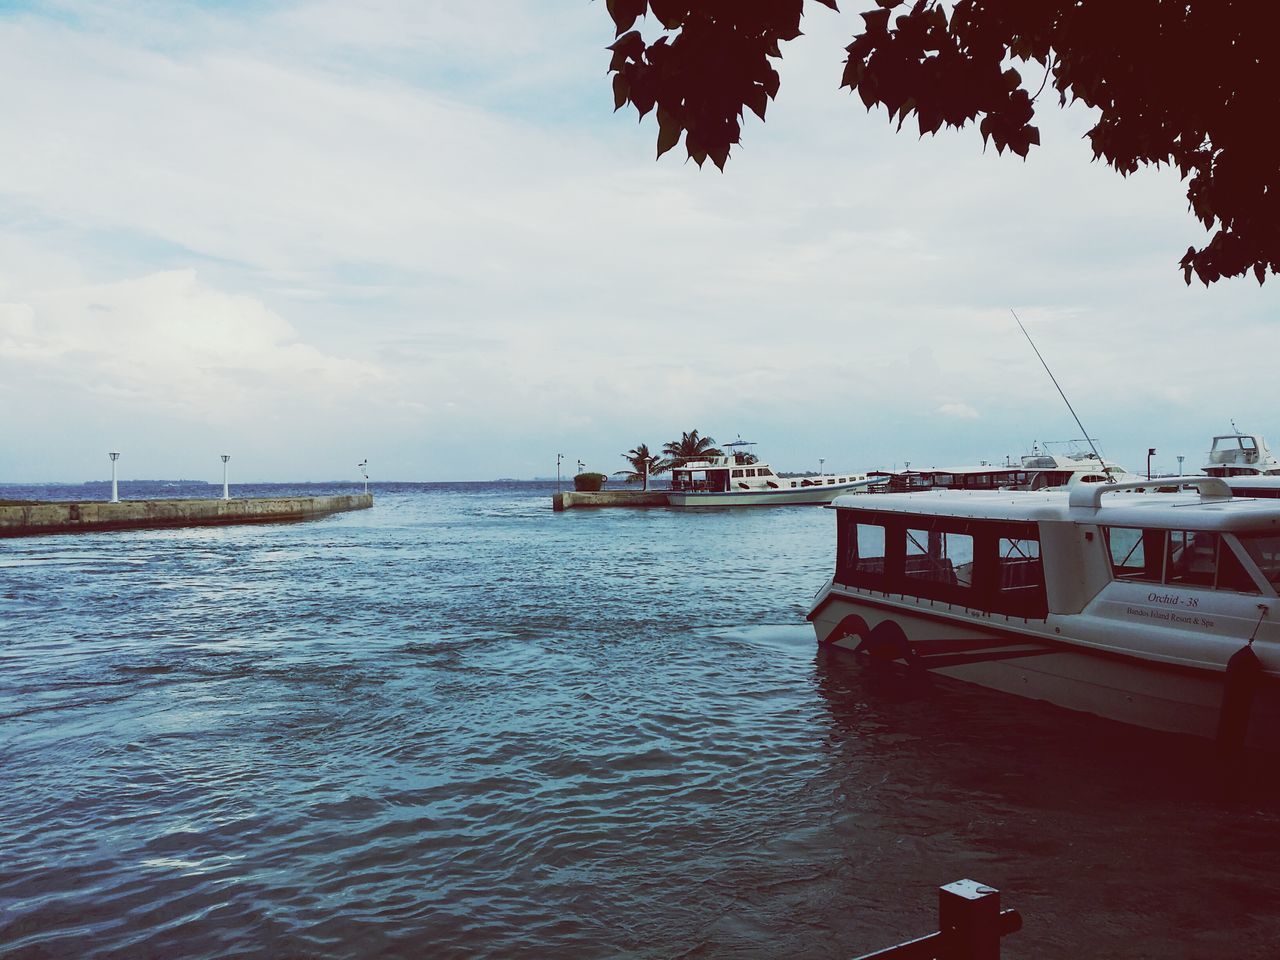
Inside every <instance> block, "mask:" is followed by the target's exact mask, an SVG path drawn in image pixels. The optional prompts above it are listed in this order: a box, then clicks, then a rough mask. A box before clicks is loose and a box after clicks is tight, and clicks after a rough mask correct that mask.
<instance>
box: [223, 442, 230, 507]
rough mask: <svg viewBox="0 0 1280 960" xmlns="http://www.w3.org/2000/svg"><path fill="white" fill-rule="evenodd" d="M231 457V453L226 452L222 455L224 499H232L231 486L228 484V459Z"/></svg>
mask: <svg viewBox="0 0 1280 960" xmlns="http://www.w3.org/2000/svg"><path fill="white" fill-rule="evenodd" d="M230 459H231V454H229V453H224V454H223V455H222V499H223V500H230V499H231V488H230V487H228V486H227V461H228V460H230Z"/></svg>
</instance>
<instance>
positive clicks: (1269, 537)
mask: <svg viewBox="0 0 1280 960" xmlns="http://www.w3.org/2000/svg"><path fill="white" fill-rule="evenodd" d="M1239 536H1240V543H1241V544H1242V545H1243V546H1244V548H1245V550H1246V551H1247V552H1248V554H1249V556H1250V557H1252V558H1253V562H1254V563H1256V564H1257V565H1258V569H1259V570H1261V571H1262V575H1263V576H1265V577H1266V578H1267V579H1268V580H1269V581H1270V582H1271V585H1272V586H1273V587H1280V535H1276V534H1268V533H1261V534H1247V533H1242V534H1240V535H1239Z"/></svg>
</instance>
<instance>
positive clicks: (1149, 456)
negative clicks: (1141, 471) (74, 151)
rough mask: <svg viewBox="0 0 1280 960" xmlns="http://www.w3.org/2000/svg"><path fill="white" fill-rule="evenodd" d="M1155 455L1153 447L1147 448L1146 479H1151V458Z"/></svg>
mask: <svg viewBox="0 0 1280 960" xmlns="http://www.w3.org/2000/svg"><path fill="white" fill-rule="evenodd" d="M1155 455H1156V448H1155V447H1147V479H1148V480H1150V479H1151V458H1152V457H1154V456H1155Z"/></svg>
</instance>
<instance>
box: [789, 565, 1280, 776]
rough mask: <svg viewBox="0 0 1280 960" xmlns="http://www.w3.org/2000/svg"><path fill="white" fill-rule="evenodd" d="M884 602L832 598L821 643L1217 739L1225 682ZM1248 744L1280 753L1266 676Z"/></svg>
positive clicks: (819, 617)
mask: <svg viewBox="0 0 1280 960" xmlns="http://www.w3.org/2000/svg"><path fill="white" fill-rule="evenodd" d="M945 608H946V605H945V604H942V605H937V606H936V607H928V606H926V607H925V608H923V609H922V608H920V607H919V606H917V605H915V604H912V603H911V602H909V601H908V602H894V601H893V600H892V599H889V598H883V597H881V596H878V595H872V596H863V595H859V594H853V595H848V594H844V593H840V592H833V591H832V590H831V588H827V590H826V591H825V595H824V596H821V597H820V599H819V602H818V603H817V604H816V605H815V608H814V610H813V612H812V613H811V614H810V616H809V619H810V620H811V621H812V622H813V625H814V629H815V631H816V633H817V637H818V641H819V643H821V644H825V645H828V646H831V647H835V648H840V649H846V650H850V651H854V652H857V653H859V654H861V655H866V656H869V657H875V658H877V659H882V660H892V661H899V662H901V663H902V664H903V665H904V666H905V667H906V668H907V669H913V670H921V671H926V672H929V673H936V674H939V675H942V676H947V677H952V678H954V679H956V680H961V681H964V682H966V683H973V684H977V685H978V686H982V687H987V688H989V689H992V690H999V691H1002V692H1004V693H1011V694H1014V695H1016V696H1021V697H1026V698H1029V699H1033V700H1043V701H1047V702H1049V703H1053V704H1056V705H1057V706H1060V707H1065V708H1067V709H1070V710H1078V711H1081V712H1084V713H1091V714H1095V715H1097V716H1101V717H1106V718H1107V719H1110V720H1118V721H1120V722H1123V723H1129V724H1133V725H1135V726H1140V727H1145V728H1147V729H1151V730H1161V731H1167V732H1172V733H1184V734H1191V735H1194V736H1198V737H1207V738H1213V737H1216V736H1217V734H1218V728H1219V722H1220V719H1221V716H1222V711H1223V704H1224V693H1225V691H1226V689H1227V680H1226V672H1225V670H1224V669H1222V668H1196V667H1191V666H1186V665H1174V664H1169V663H1161V662H1157V661H1153V660H1146V659H1143V658H1140V657H1135V656H1130V655H1124V654H1119V653H1115V652H1107V651H1102V650H1099V649H1097V648H1096V647H1091V646H1085V645H1082V644H1080V643H1075V642H1072V639H1071V638H1069V637H1065V636H1063V635H1061V634H1056V633H1055V631H1054V629H1053V628H1052V627H1051V626H1050V625H1049V624H1048V622H1047V621H1024V620H1020V619H1019V618H1006V617H992V616H990V615H985V616H982V617H981V618H974V617H971V616H969V615H968V614H967V613H963V612H962V613H960V614H958V615H954V614H952V613H951V612H950V611H948V610H946V609H945ZM1248 715H1249V722H1248V732H1247V738H1246V741H1245V743H1246V744H1247V745H1248V746H1249V747H1250V748H1255V749H1265V750H1268V751H1272V752H1275V751H1277V750H1280V682H1277V680H1276V678H1275V677H1273V676H1270V675H1264V676H1263V677H1262V679H1261V682H1260V685H1259V686H1258V687H1257V689H1256V690H1255V691H1254V693H1253V695H1252V698H1251V700H1250V702H1249V710H1248Z"/></svg>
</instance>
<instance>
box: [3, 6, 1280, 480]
mask: <svg viewBox="0 0 1280 960" xmlns="http://www.w3.org/2000/svg"><path fill="white" fill-rule="evenodd" d="M483 6H484V9H483V10H482V9H481V8H480V6H475V9H472V7H471V6H467V5H458V4H447V3H437V4H411V3H407V2H406V0H378V2H373V3H369V4H361V5H358V6H351V5H343V4H338V3H332V2H328V0H325V2H311V3H296V4H287V5H281V6H266V7H263V8H245V7H244V6H242V5H236V6H235V7H231V8H207V7H206V8H204V9H203V11H202V12H200V11H196V10H194V9H193V8H190V7H187V6H183V7H181V8H178V7H175V8H172V9H167V10H166V11H160V10H159V9H158V8H155V7H154V5H150V4H147V5H136V4H129V3H124V4H111V5H98V4H79V3H68V4H66V5H65V8H66V10H67V11H68V14H69V15H68V16H67V17H66V18H65V19H55V18H52V17H44V16H41V15H39V14H33V15H25V16H19V15H13V16H5V17H0V44H2V45H3V47H4V49H5V51H6V56H5V58H4V59H3V60H0V82H4V83H6V85H7V86H8V87H9V88H10V89H15V90H16V89H21V90H22V91H23V96H22V97H10V98H8V99H6V100H4V101H3V102H0V136H2V137H3V138H4V142H6V143H9V144H20V145H21V149H14V150H8V151H4V152H3V153H2V154H0V210H2V211H3V212H4V214H5V216H4V217H3V218H0V224H3V225H2V226H0V300H4V301H7V302H8V303H9V306H8V307H6V308H5V310H4V313H3V315H2V316H3V319H0V324H3V326H0V331H3V333H0V351H3V352H0V363H3V364H4V375H5V382H4V383H0V399H2V400H5V401H6V402H7V401H10V400H12V398H14V397H19V396H21V397H26V398H36V399H38V401H39V402H38V403H37V405H36V408H37V409H39V410H41V411H43V416H45V417H46V418H48V419H49V420H51V421H56V420H68V419H74V418H76V417H79V416H82V415H84V412H85V411H86V410H87V409H89V408H91V407H93V406H94V405H98V404H108V405H119V406H125V405H129V406H130V407H131V409H132V410H133V411H134V414H133V415H134V416H135V417H137V418H138V422H139V423H143V424H149V425H150V435H151V436H152V437H154V439H155V442H156V443H157V445H160V444H163V443H166V442H167V443H168V444H169V446H170V447H171V448H176V447H177V445H178V444H179V442H180V441H181V437H180V436H178V435H176V434H175V433H173V431H177V430H180V429H185V428H186V427H182V426H180V425H179V423H178V421H179V420H181V422H182V423H183V424H187V425H189V424H190V423H191V422H192V420H193V418H194V419H196V420H198V419H199V417H201V416H207V413H205V411H207V410H208V409H209V408H208V407H207V404H208V403H210V402H211V400H213V399H214V398H222V397H226V396H232V397H233V400H231V401H227V402H231V403H235V404H242V407H241V409H243V410H248V409H250V408H253V407H255V406H256V407H259V408H265V409H267V410H268V411H277V410H283V409H286V408H287V409H288V410H290V411H303V410H306V409H308V408H314V409H330V410H334V409H336V410H340V411H349V410H351V409H359V410H361V411H363V414H364V421H363V424H362V426H361V427H360V429H359V431H358V436H359V438H360V442H361V443H363V444H367V445H368V446H367V447H365V448H364V450H362V455H363V452H368V453H370V454H371V455H373V456H375V458H376V460H377V462H379V463H380V464H381V465H382V466H383V469H382V470H381V471H380V472H381V475H383V476H404V477H406V478H415V479H422V478H432V477H439V478H448V477H460V476H465V475H477V474H478V475H481V476H483V475H511V474H513V473H517V472H521V471H522V470H523V469H524V468H523V467H522V466H521V465H522V464H525V463H529V464H534V463H539V462H541V458H543V457H544V456H545V454H546V451H548V450H550V451H552V452H554V451H556V450H558V449H559V450H564V452H566V453H568V452H570V451H569V449H566V448H572V447H574V446H575V445H576V446H577V447H578V448H579V449H581V450H582V452H583V453H584V454H586V456H584V459H589V460H595V461H597V462H598V461H601V460H602V459H603V458H606V457H613V456H614V455H615V454H616V453H617V451H619V450H623V449H626V448H627V447H629V446H631V445H632V444H633V443H635V442H642V441H646V440H647V441H648V442H650V443H661V442H662V440H663V439H664V438H669V437H670V436H671V435H674V434H678V433H679V432H680V431H681V430H683V429H689V428H691V427H694V426H697V427H699V428H700V429H703V430H704V431H706V432H711V433H712V434H713V435H717V434H724V433H726V432H727V433H729V434H732V433H733V432H737V431H741V432H742V433H743V434H744V435H754V439H757V440H760V441H761V442H762V444H765V445H767V449H766V447H763V446H762V452H763V453H765V454H766V455H767V456H768V457H769V458H770V459H771V460H772V461H773V462H775V463H777V464H779V465H782V466H785V465H787V463H788V462H797V463H798V462H801V461H808V460H812V459H813V458H814V457H815V456H817V455H822V454H821V453H815V451H816V450H818V449H819V448H824V449H825V450H826V451H827V452H829V453H830V454H831V455H830V456H829V458H828V459H829V461H830V462H833V463H834V462H837V460H836V453H838V452H839V453H840V454H841V456H840V462H841V463H842V464H844V463H847V465H848V466H849V467H850V468H855V467H871V466H877V465H883V464H886V463H892V462H893V461H894V460H901V459H904V458H907V457H910V458H911V459H913V460H916V461H919V462H926V461H933V462H948V461H950V462H961V461H963V460H964V459H965V458H968V457H970V456H980V457H989V456H991V455H992V454H993V453H995V454H1003V453H1005V452H1011V451H1009V450H1006V448H1007V447H1010V446H1016V445H1018V444H1022V445H1028V446H1029V444H1030V443H1031V441H1032V440H1035V439H1042V438H1043V436H1045V435H1053V436H1054V437H1056V436H1058V435H1062V434H1074V433H1075V432H1076V429H1075V427H1074V424H1073V423H1071V421H1070V419H1069V416H1068V415H1067V414H1066V412H1065V408H1063V407H1062V405H1061V402H1060V400H1058V398H1057V395H1056V392H1055V391H1054V390H1053V388H1052V385H1051V384H1050V383H1049V382H1048V379H1047V378H1046V377H1045V376H1044V374H1043V371H1042V370H1041V369H1040V368H1039V366H1038V363H1037V361H1036V360H1035V358H1034V355H1033V354H1032V353H1031V352H1030V349H1029V348H1028V347H1027V345H1026V344H1025V342H1024V341H1023V340H1022V339H1021V334H1019V333H1018V332H1017V328H1016V326H1015V325H1014V324H1013V322H1012V319H1011V318H1010V317H1009V315H1008V308H1009V307H1011V306H1012V307H1014V308H1016V309H1017V310H1018V311H1019V315H1020V316H1022V318H1023V320H1024V322H1025V323H1026V324H1027V327H1028V329H1029V330H1030V331H1031V333H1032V335H1033V336H1035V337H1036V339H1037V342H1038V343H1039V345H1040V347H1041V349H1042V350H1043V351H1044V352H1045V354H1046V356H1047V358H1048V359H1049V360H1050V362H1051V364H1052V365H1053V367H1054V369H1055V372H1056V373H1057V374H1058V377H1059V379H1060V380H1061V381H1062V383H1063V386H1064V388H1065V389H1067V390H1068V393H1069V395H1070V396H1072V398H1073V402H1074V403H1075V404H1076V406H1077V409H1078V410H1080V412H1081V414H1082V416H1084V417H1085V419H1086V422H1087V423H1092V424H1098V425H1097V426H1090V429H1092V430H1095V431H1098V432H1102V431H1103V429H1105V435H1104V439H1105V440H1106V441H1107V443H1108V449H1109V451H1111V452H1113V453H1114V454H1115V455H1116V456H1125V454H1124V449H1125V445H1128V446H1129V447H1131V448H1132V449H1133V450H1141V451H1142V452H1143V453H1145V447H1146V446H1148V445H1159V443H1164V442H1165V440H1164V439H1162V438H1163V437H1165V436H1173V437H1175V438H1177V439H1176V442H1178V443H1181V444H1187V443H1190V442H1199V438H1200V437H1201V435H1207V434H1208V433H1209V432H1212V430H1211V428H1210V427H1209V424H1210V423H1211V422H1213V423H1216V422H1218V421H1225V419H1226V417H1228V416H1231V415H1236V416H1241V417H1249V416H1257V417H1259V418H1262V417H1264V416H1265V414H1263V413H1261V412H1257V413H1255V412H1254V411H1256V398H1255V396H1254V391H1253V388H1252V387H1250V386H1249V384H1252V383H1257V382H1262V381H1264V380H1266V379H1267V378H1269V377H1270V376H1271V369H1270V368H1271V362H1270V359H1269V358H1270V357H1271V356H1274V354H1275V348H1276V347H1278V346H1280V342H1278V341H1280V336H1277V334H1276V333H1275V332H1274V331H1275V327H1274V326H1273V324H1272V323H1271V318H1273V317H1274V316H1275V307H1276V289H1277V285H1276V284H1275V283H1274V282H1273V283H1269V284H1267V286H1266V287H1265V288H1263V289H1261V290H1259V289H1257V288H1256V287H1253V286H1250V285H1249V284H1247V283H1240V282H1228V283H1224V284H1219V285H1218V286H1217V287H1215V288H1214V289H1213V290H1210V291H1202V290H1198V289H1191V290H1187V289H1185V288H1184V287H1183V286H1182V284H1181V280H1180V276H1179V274H1178V272H1177V271H1176V269H1175V261H1176V259H1177V256H1178V254H1179V253H1180V251H1181V250H1182V249H1185V246H1186V244H1187V243H1189V242H1199V241H1200V239H1201V238H1202V236H1203V232H1202V231H1200V230H1199V227H1198V226H1197V225H1196V223H1195V221H1194V220H1193V219H1192V218H1191V217H1190V216H1189V215H1188V214H1187V213H1186V212H1185V206H1186V204H1185V198H1184V197H1183V187H1182V185H1181V184H1179V182H1178V180H1177V177H1176V175H1175V174H1173V173H1172V172H1171V171H1168V170H1162V171H1152V172H1143V173H1141V174H1139V175H1137V176H1134V177H1130V178H1128V179H1122V178H1120V177H1119V176H1118V175H1116V174H1115V173H1114V172H1112V171H1110V170H1108V169H1106V168H1104V167H1102V166H1101V165H1099V164H1096V163H1092V162H1091V160H1090V152H1089V149H1088V146H1087V144H1085V143H1083V142H1081V141H1080V135H1081V133H1082V132H1083V130H1084V129H1085V128H1086V127H1087V125H1088V124H1089V122H1090V119H1089V117H1088V116H1087V114H1086V113H1085V112H1084V111H1080V110H1069V111H1066V112H1062V111H1059V110H1057V109H1056V107H1054V106H1053V105H1052V104H1051V103H1046V104H1045V106H1043V107H1042V108H1041V117H1040V123H1041V126H1042V130H1043V139H1044V141H1045V144H1046V146H1045V147H1044V148H1043V149H1040V150H1037V151H1034V152H1033V153H1032V155H1031V158H1030V159H1029V160H1027V161H1025V162H1024V161H1022V160H1020V159H1017V158H1013V157H1008V156H1005V157H998V156H996V155H995V154H994V153H992V152H988V153H986V154H984V153H983V150H982V146H981V138H980V137H979V135H978V134H977V133H976V132H975V131H973V130H967V131H963V132H961V133H948V134H943V135H940V136H939V137H936V138H926V139H924V140H918V139H917V138H916V137H915V136H914V135H912V134H909V133H903V134H895V133H893V131H892V129H891V128H890V126H889V124H888V123H887V121H886V120H885V119H884V117H883V115H882V114H872V115H870V116H867V115H866V113H865V111H864V110H863V108H862V106H861V104H860V102H858V101H857V99H856V97H850V96H849V95H848V94H847V93H842V92H840V91H839V90H838V83H839V79H838V78H839V71H840V65H841V62H842V61H843V57H844V54H843V50H842V44H843V43H845V42H847V39H848V36H847V35H848V34H849V33H850V32H852V30H853V29H855V28H856V16H855V15H854V13H851V12H848V11H846V12H845V13H844V14H842V15H839V16H837V15H835V14H828V13H827V12H826V11H823V10H818V11H815V12H814V14H813V15H812V16H809V17H807V18H806V20H805V30H806V33H807V34H808V36H805V37H803V38H801V39H800V40H797V41H795V42H794V43H791V44H787V45H786V49H785V51H784V52H785V54H786V59H785V60H784V61H783V64H782V75H783V87H782V93H781V95H780V97H779V100H778V102H777V103H775V104H773V105H771V107H770V111H769V121H768V123H765V124H761V123H759V122H757V121H755V120H753V119H751V120H749V121H748V122H747V124H746V130H745V134H744V138H745V142H744V145H743V148H742V149H741V150H739V151H738V152H737V153H736V154H735V156H734V157H733V158H732V159H731V161H730V163H729V166H728V169H727V172H726V173H724V174H721V173H719V172H717V171H714V170H711V169H710V168H708V169H706V170H701V171H700V170H698V169H697V168H696V167H694V166H692V165H691V164H687V163H682V162H680V161H679V160H678V158H677V157H676V154H677V153H678V152H679V151H678V150H677V151H675V152H673V153H672V154H669V155H668V156H667V157H666V158H664V159H663V160H662V161H661V162H659V163H654V162H653V160H652V151H653V140H654V137H655V135H656V131H655V129H654V126H653V122H652V119H651V118H650V120H647V121H646V122H645V124H643V125H641V126H637V125H636V123H635V120H634V115H633V114H632V115H623V114H620V115H617V116H614V115H612V114H611V113H610V108H611V106H612V104H611V97H610V94H609V87H608V83H607V81H606V79H605V77H604V69H605V65H606V63H607V54H606V53H605V52H604V50H603V47H604V45H605V44H606V43H608V42H609V40H610V38H611V35H612V30H611V25H610V22H609V19H608V17H607V14H606V13H605V12H604V10H603V5H602V4H600V3H596V4H577V3H573V4H567V5H563V6H560V5H538V6H536V7H534V6H531V5H529V4H527V3H518V2H514V0H513V2H510V3H505V4H504V5H503V6H502V7H500V8H498V9H497V10H496V11H495V10H494V8H493V7H491V6H490V5H483ZM855 13H856V11H855ZM494 24H501V25H502V26H501V27H500V28H497V27H495V26H494ZM95 303H99V304H105V305H106V306H107V307H108V308H109V309H108V310H107V311H106V312H104V311H102V310H95V309H93V305H94V304H95ZM108 316H109V317H110V318H111V327H112V329H115V330H118V331H123V334H122V336H123V338H124V339H123V340H121V339H120V338H115V339H113V338H110V337H108V336H107V335H106V334H105V333H104V332H103V322H102V320H103V318H105V317H108ZM219 325H221V326H219ZM215 327H218V329H219V330H224V331H226V333H225V335H224V334H223V333H219V332H217V331H216V330H214V329H213V328H215ZM1233 338H1234V339H1235V340H1238V341H1239V342H1240V343H1242V344H1243V347H1242V348H1241V349H1229V348H1228V344H1229V343H1230V342H1231V340H1232V339H1233ZM126 342H127V345H126ZM957 397H963V398H965V399H964V401H959V400H955V399H954V398H957ZM1206 398H1208V399H1206ZM979 410H980V411H982V416H981V418H976V417H975V416H974V415H973V412H974V411H979ZM147 411H150V412H147ZM1089 414H1092V417H1090V416H1089ZM345 415H346V414H345V413H344V416H345ZM245 416H246V417H248V416H249V414H247V413H246V414H245ZM166 417H167V418H169V419H165V418H166ZM174 418H177V419H174ZM184 418H185V419H184ZM255 422H256V423H257V424H258V425H257V426H255V427H254V429H255V430H256V431H257V433H256V436H258V437H260V438H261V448H262V451H263V453H262V456H263V458H264V460H263V464H264V466H263V472H262V475H263V476H271V475H275V476H279V477H281V478H288V477H290V476H294V475H296V473H297V470H298V466H297V465H298V464H299V463H306V462H308V458H310V457H312V456H313V455H314V448H315V446H316V445H317V444H319V443H320V442H321V440H323V442H324V443H325V444H326V445H328V444H329V441H328V440H327V439H324V437H323V434H322V433H320V432H319V428H318V427H317V428H316V432H313V433H308V432H306V431H303V430H299V429H296V428H294V427H292V426H291V425H290V424H288V423H286V422H285V419H284V418H283V417H281V418H274V416H273V415H268V416H264V417H260V418H258V420H257V421H255ZM939 424H945V430H940V429H939ZM1064 424H1066V425H1067V426H1064ZM1257 429H1261V430H1264V431H1265V430H1267V429H1269V425H1268V424H1266V423H1260V424H1258V425H1257ZM15 430H16V431H17V436H15V442H16V443H19V444H26V445H27V446H28V447H29V448H33V449H34V448H38V447H39V446H40V445H41V444H42V443H43V437H44V436H47V435H48V432H49V431H48V424H41V423H34V424H32V425H31V427H30V429H29V430H28V428H27V427H26V426H23V425H19V426H18V427H16V428H15ZM353 430H354V428H353ZM24 431H25V432H24ZM166 431H169V432H166ZM1156 433H1159V434H1160V437H1156V436H1153V434H1156ZM478 436H479V437H484V438H485V442H484V444H483V446H484V448H485V449H484V451H483V452H476V451H475V450H474V449H473V448H474V441H475V438H476V437H478ZM317 438H320V439H317ZM1157 440H1159V443H1157ZM1170 442H1173V441H1170ZM992 447H994V448H995V450H994V451H993V450H992V449H991V448H992ZM836 448H838V449H836ZM1130 456H1132V454H1130ZM356 459H359V457H357V458H356ZM344 462H345V461H344ZM50 464H51V466H50V468H49V469H51V470H53V471H55V472H56V471H57V470H59V469H62V468H59V467H58V466H57V464H56V463H55V462H54V461H50ZM461 465H465V471H466V473H459V472H458V471H459V470H462V469H464V467H463V466H461ZM67 469H70V468H67ZM534 472H542V473H545V472H547V471H546V470H545V469H539V468H534ZM11 478H12V477H11ZM3 479H6V477H5V476H4V470H3V468H0V480H3Z"/></svg>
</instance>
